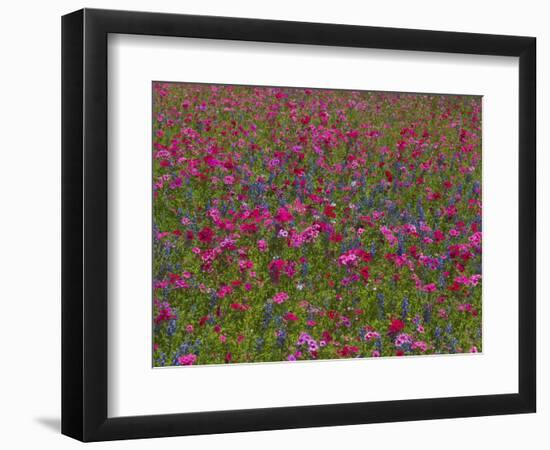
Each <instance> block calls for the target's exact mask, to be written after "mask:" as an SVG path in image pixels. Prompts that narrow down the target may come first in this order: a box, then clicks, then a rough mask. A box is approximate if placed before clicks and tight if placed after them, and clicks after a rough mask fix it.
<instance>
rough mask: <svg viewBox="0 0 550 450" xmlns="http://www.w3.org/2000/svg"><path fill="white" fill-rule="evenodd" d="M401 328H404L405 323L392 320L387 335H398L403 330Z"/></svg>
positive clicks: (399, 320)
mask: <svg viewBox="0 0 550 450" xmlns="http://www.w3.org/2000/svg"><path fill="white" fill-rule="evenodd" d="M403 328H405V322H403V321H402V320H401V319H392V321H391V323H390V326H389V327H388V333H389V334H395V333H399V332H400V331H401V330H403Z"/></svg>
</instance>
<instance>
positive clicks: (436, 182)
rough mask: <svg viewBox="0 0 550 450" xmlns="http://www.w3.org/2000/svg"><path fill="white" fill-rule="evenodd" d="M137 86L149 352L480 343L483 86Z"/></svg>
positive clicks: (350, 353)
mask: <svg viewBox="0 0 550 450" xmlns="http://www.w3.org/2000/svg"><path fill="white" fill-rule="evenodd" d="M152 89H153V92H152V95H153V117H152V121H153V124H152V127H153V148H152V152H153V180H152V182H153V280H152V283H153V286H152V288H153V305H152V307H153V324H152V327H153V343H152V345H153V349H152V351H153V363H154V366H157V367H158V366H176V365H178V366H185V365H196V364H230V363H258V362H268V361H303V360H323V359H336V358H367V357H368V358H370V357H388V356H408V355H429V354H451V353H466V352H481V351H482V334H481V330H482V296H481V292H482V277H481V256H482V220H481V219H482V193H481V97H475V96H458V95H432V94H406V93H389V92H370V91H350V90H322V89H306V88H279V87H255V86H232V85H209V84H191V83H165V82H154V83H153V85H152Z"/></svg>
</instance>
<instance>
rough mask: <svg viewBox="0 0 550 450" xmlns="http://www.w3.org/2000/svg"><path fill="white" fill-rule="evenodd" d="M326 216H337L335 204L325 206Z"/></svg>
mask: <svg viewBox="0 0 550 450" xmlns="http://www.w3.org/2000/svg"><path fill="white" fill-rule="evenodd" d="M323 213H324V214H325V216H327V217H331V218H333V219H334V218H335V217H336V214H335V213H334V206H325V210H324V211H323Z"/></svg>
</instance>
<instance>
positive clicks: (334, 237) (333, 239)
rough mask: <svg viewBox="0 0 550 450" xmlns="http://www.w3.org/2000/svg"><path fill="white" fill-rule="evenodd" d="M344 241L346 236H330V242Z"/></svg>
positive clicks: (333, 234) (335, 234) (334, 234)
mask: <svg viewBox="0 0 550 450" xmlns="http://www.w3.org/2000/svg"><path fill="white" fill-rule="evenodd" d="M342 239H344V236H342V235H341V234H338V233H332V234H331V235H330V239H329V240H330V242H342Z"/></svg>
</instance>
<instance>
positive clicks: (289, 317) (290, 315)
mask: <svg viewBox="0 0 550 450" xmlns="http://www.w3.org/2000/svg"><path fill="white" fill-rule="evenodd" d="M283 317H284V319H285V320H288V321H289V322H294V321H296V320H298V316H297V315H296V314H294V313H293V312H287V313H286V314H285V315H284V316H283Z"/></svg>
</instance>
